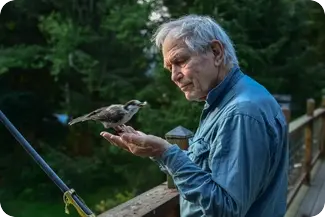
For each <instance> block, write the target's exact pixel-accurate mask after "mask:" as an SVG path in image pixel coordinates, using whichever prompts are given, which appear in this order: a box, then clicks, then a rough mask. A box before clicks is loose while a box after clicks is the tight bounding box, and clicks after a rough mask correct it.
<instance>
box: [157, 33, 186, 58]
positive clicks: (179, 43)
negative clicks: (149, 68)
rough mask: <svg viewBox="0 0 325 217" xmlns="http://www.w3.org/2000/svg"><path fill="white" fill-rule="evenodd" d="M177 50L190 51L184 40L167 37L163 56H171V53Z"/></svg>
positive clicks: (163, 46) (163, 45)
mask: <svg viewBox="0 0 325 217" xmlns="http://www.w3.org/2000/svg"><path fill="white" fill-rule="evenodd" d="M177 49H188V48H187V45H186V44H185V42H184V41H183V40H182V39H176V38H174V37H172V36H169V35H167V37H166V38H165V40H164V42H163V44H162V53H163V56H164V57H166V56H168V55H169V53H170V52H171V51H174V50H177Z"/></svg>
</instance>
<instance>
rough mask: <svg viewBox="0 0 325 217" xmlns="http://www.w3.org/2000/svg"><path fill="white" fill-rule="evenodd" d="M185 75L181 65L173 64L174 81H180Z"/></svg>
mask: <svg viewBox="0 0 325 217" xmlns="http://www.w3.org/2000/svg"><path fill="white" fill-rule="evenodd" d="M183 77H184V75H183V73H182V71H181V67H179V66H177V65H173V66H172V81H173V82H175V83H176V82H179V81H180V80H181V79H182V78H183Z"/></svg>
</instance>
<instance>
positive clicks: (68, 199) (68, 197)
mask: <svg viewBox="0 0 325 217" xmlns="http://www.w3.org/2000/svg"><path fill="white" fill-rule="evenodd" d="M0 120H1V122H2V123H3V125H4V126H5V127H6V128H7V129H8V130H9V132H10V133H11V134H12V135H13V136H14V137H15V138H16V140H17V141H18V142H19V143H20V144H21V145H22V146H23V148H24V149H25V150H26V151H27V153H28V154H29V155H30V156H31V157H32V158H33V159H34V161H35V162H36V163H37V164H38V165H39V166H40V167H41V168H42V169H43V171H44V172H45V173H46V174H47V175H48V176H49V177H50V179H51V180H52V181H53V182H54V183H55V184H56V185H57V186H58V187H59V188H60V190H61V191H62V192H63V193H64V201H65V203H66V206H67V205H69V204H72V205H74V206H75V208H76V209H77V211H78V212H79V214H80V215H82V216H95V215H94V214H93V212H92V211H91V210H90V209H89V208H88V207H87V206H86V205H85V204H84V203H83V202H82V201H81V200H80V198H79V197H78V195H77V194H76V193H75V191H74V190H73V189H69V188H68V186H67V185H66V184H65V183H64V182H63V181H62V180H61V179H60V178H59V177H58V176H57V174H56V173H55V172H54V171H53V170H52V169H51V167H50V166H49V165H48V164H47V163H46V162H45V161H44V160H43V159H42V157H41V156H40V155H39V154H38V153H37V152H36V151H35V149H34V148H33V147H32V146H31V145H30V144H29V143H28V141H27V140H26V139H25V138H24V137H23V136H22V135H21V133H20V132H19V131H18V130H17V129H16V128H15V126H14V125H13V124H12V123H11V122H10V121H9V120H8V118H7V117H6V115H5V114H4V113H3V112H2V111H1V110H0ZM73 200H74V201H73ZM76 206H79V207H76ZM78 209H79V210H78ZM80 209H81V210H80ZM66 212H68V211H67V210H66ZM83 213H84V214H83Z"/></svg>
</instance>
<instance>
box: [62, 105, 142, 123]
mask: <svg viewBox="0 0 325 217" xmlns="http://www.w3.org/2000/svg"><path fill="white" fill-rule="evenodd" d="M146 104H147V103H146V102H140V101H139V100H130V101H128V102H127V103H126V104H124V105H123V104H113V105H110V106H106V107H101V108H98V109H96V110H94V111H92V112H90V113H88V114H85V115H83V116H80V117H77V118H74V119H72V120H71V121H70V122H69V123H68V124H69V125H73V124H76V123H79V122H84V121H90V120H91V121H99V122H101V123H102V124H103V126H104V127H105V128H113V129H115V128H116V127H118V126H122V125H124V124H126V123H127V122H128V121H130V120H131V118H132V117H133V116H134V115H135V114H136V113H137V112H138V111H139V109H140V108H141V107H143V106H144V105H146Z"/></svg>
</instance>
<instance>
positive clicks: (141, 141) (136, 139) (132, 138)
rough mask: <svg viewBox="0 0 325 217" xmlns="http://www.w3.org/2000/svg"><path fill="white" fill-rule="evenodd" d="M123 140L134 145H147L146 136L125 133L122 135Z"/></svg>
mask: <svg viewBox="0 0 325 217" xmlns="http://www.w3.org/2000/svg"><path fill="white" fill-rule="evenodd" d="M122 139H123V140H125V141H127V142H129V143H134V144H137V145H141V146H143V145H145V143H146V135H139V134H133V133H124V134H123V135H122Z"/></svg>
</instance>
